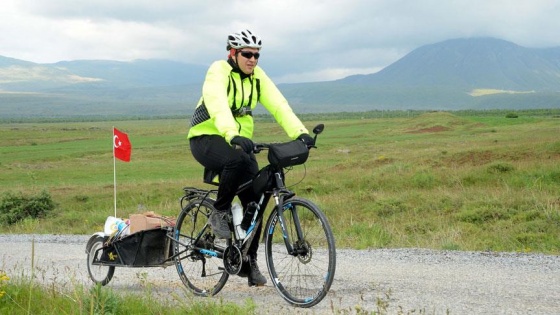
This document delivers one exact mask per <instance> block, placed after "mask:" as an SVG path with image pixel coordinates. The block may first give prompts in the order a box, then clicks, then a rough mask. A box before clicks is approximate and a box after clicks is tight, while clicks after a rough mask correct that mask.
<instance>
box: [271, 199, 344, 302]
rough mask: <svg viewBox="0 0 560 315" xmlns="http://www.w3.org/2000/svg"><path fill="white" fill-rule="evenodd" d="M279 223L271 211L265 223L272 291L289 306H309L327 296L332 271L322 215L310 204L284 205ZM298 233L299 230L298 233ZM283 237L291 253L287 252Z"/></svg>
mask: <svg viewBox="0 0 560 315" xmlns="http://www.w3.org/2000/svg"><path fill="white" fill-rule="evenodd" d="M282 209H283V210H282V211H283V214H284V218H285V221H284V222H283V224H284V229H285V232H286V233H287V235H284V233H283V232H282V223H281V222H280V217H279V214H278V210H277V209H274V210H273V211H272V213H271V214H270V217H269V219H268V222H267V224H266V230H265V231H266V248H265V251H266V264H267V267H268V271H269V273H270V277H271V279H272V282H273V284H274V286H275V287H276V290H277V291H278V292H279V293H280V295H281V296H282V297H283V298H284V299H285V300H286V301H288V302H289V303H290V304H292V305H295V306H299V307H311V306H313V305H316V304H317V303H319V302H321V300H322V299H323V298H324V297H325V296H326V295H327V292H328V291H329V289H330V287H331V284H332V282H333V279H334V273H335V269H336V249H335V242H334V236H333V233H332V230H331V228H330V225H329V222H328V220H327V218H326V216H325V215H324V214H323V212H321V210H319V208H318V207H317V206H316V205H315V204H313V203H312V202H310V201H308V200H305V199H302V198H293V199H290V200H287V201H285V202H284V205H283V208H282ZM298 230H299V231H300V232H299V233H298ZM286 236H287V237H288V239H289V240H290V241H291V244H290V245H291V246H292V247H293V249H294V253H288V250H287V246H286V244H285V240H286Z"/></svg>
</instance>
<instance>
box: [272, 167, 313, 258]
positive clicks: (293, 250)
mask: <svg viewBox="0 0 560 315" xmlns="http://www.w3.org/2000/svg"><path fill="white" fill-rule="evenodd" d="M277 181H280V182H281V179H280V178H277ZM279 186H280V187H283V185H279ZM294 195H295V193H293V192H291V191H289V190H287V189H286V188H281V189H277V190H274V192H273V194H272V196H273V198H274V202H275V207H276V213H277V214H278V216H277V218H278V220H279V221H280V227H281V229H282V236H283V238H284V243H285V245H286V249H287V250H288V254H290V255H292V256H298V255H307V253H308V250H307V249H306V248H304V247H302V246H301V244H302V241H303V240H304V235H303V230H302V229H301V224H300V221H299V216H298V213H297V209H296V208H295V207H294V206H293V205H291V204H287V205H286V207H284V200H287V199H290V198H292V197H293V196H294ZM284 211H291V214H292V220H293V226H294V228H295V230H296V235H297V243H292V240H291V239H290V234H289V233H288V230H287V228H286V222H287V221H286V216H284ZM274 225H275V222H273V224H271V227H270V228H271V229H272V228H273V226H274ZM269 233H270V234H272V230H271V231H269ZM292 244H295V245H296V247H294V246H293V245H292Z"/></svg>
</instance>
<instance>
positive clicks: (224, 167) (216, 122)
mask: <svg viewBox="0 0 560 315" xmlns="http://www.w3.org/2000/svg"><path fill="white" fill-rule="evenodd" d="M261 47H262V41H261V39H260V37H259V36H257V35H255V34H254V33H252V32H251V31H250V30H241V31H239V32H236V33H232V34H230V35H229V36H228V38H227V46H226V50H227V51H228V53H229V54H228V57H227V60H219V61H215V62H214V63H212V65H211V66H210V68H209V69H208V72H207V73H206V78H205V81H204V84H203V87H202V97H201V98H200V101H199V102H198V105H197V106H196V109H195V111H194V114H193V116H192V119H191V127H190V129H189V133H188V136H187V137H188V139H189V142H190V148H191V152H192V154H193V156H194V158H195V159H196V160H197V161H198V162H199V163H200V164H202V165H203V166H204V167H205V168H206V169H209V170H212V171H214V172H217V173H219V174H220V177H219V186H218V195H217V198H216V202H215V203H214V208H215V211H214V212H213V213H212V215H211V216H210V224H211V226H212V229H213V231H214V233H215V234H216V235H217V236H218V237H219V238H230V237H231V232H230V228H229V226H228V219H227V218H228V214H229V213H231V203H232V201H233V199H234V198H235V195H236V192H237V189H238V187H239V185H241V184H242V183H244V182H247V181H249V180H251V179H252V178H253V177H254V176H255V175H256V174H257V172H258V170H259V167H258V164H257V160H256V158H255V155H254V154H253V152H252V151H253V147H254V145H253V141H252V140H251V138H252V136H253V127H254V124H253V117H252V111H253V109H254V108H255V106H256V105H257V102H259V103H261V104H262V105H263V106H264V107H265V108H266V109H267V110H268V111H269V112H270V113H271V115H272V116H273V117H274V118H275V120H276V121H277V122H278V124H279V125H280V126H282V128H283V129H284V131H285V132H286V133H287V135H288V137H290V138H291V139H300V140H302V141H303V142H305V143H306V144H308V145H312V144H313V142H314V140H313V138H312V137H311V136H310V135H309V132H308V130H307V129H306V128H305V126H304V125H303V124H302V122H301V121H300V120H299V118H298V117H297V116H296V115H295V114H294V112H293V111H292V109H291V107H290V105H289V104H288V101H287V100H286V99H285V98H284V96H283V95H282V93H281V92H280V91H279V90H278V88H277V87H276V85H275V84H274V83H273V82H272V80H271V79H270V78H269V77H268V76H267V75H266V73H265V72H264V71H263V70H262V68H260V67H259V66H258V65H257V63H258V60H259V57H260V50H261ZM239 148H240V149H239ZM238 197H239V200H240V201H241V204H242V206H243V208H244V209H246V207H247V204H248V203H249V202H251V201H258V200H256V199H257V198H258V197H257V195H256V193H255V192H253V191H252V190H251V189H248V190H246V191H244V192H243V193H241V194H239V196H238ZM261 228H262V224H261V225H259V226H258V228H257V229H256V230H255V237H254V238H253V241H252V242H251V244H250V246H249V249H248V252H247V256H248V257H249V265H248V266H247V265H246V264H245V265H243V268H242V269H241V271H240V275H241V276H247V277H248V283H249V286H254V285H257V286H258V285H264V284H265V283H266V278H265V277H264V276H263V275H262V274H261V273H260V271H259V268H258V265H257V249H258V247H259V238H260V237H259V236H260V233H261Z"/></svg>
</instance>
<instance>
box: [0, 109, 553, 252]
mask: <svg viewBox="0 0 560 315" xmlns="http://www.w3.org/2000/svg"><path fill="white" fill-rule="evenodd" d="M535 113H536V114H538V115H535ZM535 113H533V114H531V112H527V111H525V112H519V113H518V114H519V118H515V119H511V118H505V114H504V113H500V112H479V113H477V112H461V113H445V112H433V113H413V114H412V115H407V116H402V115H400V116H398V117H391V118H386V117H370V116H368V115H367V114H364V115H361V117H355V115H352V117H351V118H346V119H345V118H344V117H345V115H339V116H341V117H338V118H337V117H334V116H333V115H325V116H321V115H313V116H310V118H309V119H304V120H305V124H306V125H307V127H308V128H312V127H313V126H314V125H315V124H316V123H319V122H324V123H325V126H326V127H325V132H324V133H323V134H322V135H321V136H320V137H319V141H318V149H317V150H314V151H312V152H311V155H310V157H309V160H308V162H307V164H306V168H305V169H304V168H303V167H301V166H300V167H296V168H294V170H292V171H291V172H290V173H288V176H287V177H288V183H289V184H295V183H298V182H299V181H300V180H301V179H302V177H303V176H305V178H304V180H303V181H302V182H301V183H299V184H298V185H296V186H294V187H292V188H293V189H294V190H295V191H296V192H297V193H298V194H299V195H302V196H304V197H308V198H310V199H311V200H313V201H315V202H316V203H317V204H318V205H320V206H321V207H322V209H323V210H324V211H325V213H326V214H327V217H328V218H329V220H330V222H331V225H332V227H333V229H334V232H335V238H336V241H337V246H338V247H348V248H359V249H363V248H378V247H387V248H397V247H422V248H433V249H453V250H493V251H523V252H525V251H527V252H543V253H552V254H558V253H559V249H560V239H558V235H560V195H559V191H560V163H559V161H560V139H559V138H558V134H560V120H559V119H558V118H557V116H555V115H554V113H552V114H550V113H547V112H546V111H536V112H535ZM385 116H388V115H385ZM113 126H115V127H117V128H119V129H120V130H122V131H124V132H127V133H128V135H129V138H130V141H131V142H132V146H133V151H132V161H131V162H130V163H124V162H121V161H117V163H116V169H117V187H118V194H117V202H118V213H117V214H118V215H119V216H122V217H126V216H128V215H129V214H131V213H136V212H139V211H145V210H152V211H156V212H158V213H161V214H164V215H169V216H176V215H177V214H178V212H179V203H178V198H179V197H180V196H181V194H182V187H183V186H200V187H208V186H206V185H204V184H202V167H201V166H200V165H199V164H198V163H197V162H196V161H195V160H194V159H193V158H192V156H191V154H190V151H189V147H188V142H187V140H186V133H187V130H188V129H187V128H188V127H187V120H186V119H160V120H130V121H113V122H103V121H95V122H50V123H49V122H44V123H40V122H34V123H4V124H0V173H1V176H0V194H1V193H4V192H21V193H23V194H38V193H40V192H41V191H42V190H46V191H48V192H49V193H50V194H51V195H52V197H53V200H54V201H55V202H56V204H57V208H56V209H55V210H54V211H53V212H52V214H51V215H50V216H48V217H47V218H44V219H28V220H25V221H22V222H19V223H16V224H14V225H5V224H4V225H2V224H0V233H31V232H33V233H76V234H92V233H93V232H96V231H101V230H102V227H103V224H104V221H105V218H106V217H107V216H108V215H112V214H113V211H114V210H113V158H112V151H111V150H112V147H111V145H112V142H111V140H112V139H111V136H112V127H113ZM256 130H257V133H256V134H255V140H256V141H261V142H266V141H283V140H287V138H286V136H285V134H284V133H283V131H282V130H281V129H280V128H279V127H278V126H277V125H276V124H274V123H271V122H269V121H268V119H260V120H259V121H258V122H257V127H256ZM265 160H266V155H264V154H263V155H262V156H259V161H260V162H261V164H262V165H264V163H265Z"/></svg>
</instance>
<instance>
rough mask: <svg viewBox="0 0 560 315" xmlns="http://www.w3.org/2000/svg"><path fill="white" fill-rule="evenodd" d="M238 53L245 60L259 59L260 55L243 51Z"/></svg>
mask: <svg viewBox="0 0 560 315" xmlns="http://www.w3.org/2000/svg"><path fill="white" fill-rule="evenodd" d="M239 53H240V54H241V56H243V57H244V58H247V59H251V58H253V57H255V59H259V57H260V56H261V54H260V53H258V52H256V53H254V52H250V51H244V50H242V51H240V52H239Z"/></svg>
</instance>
